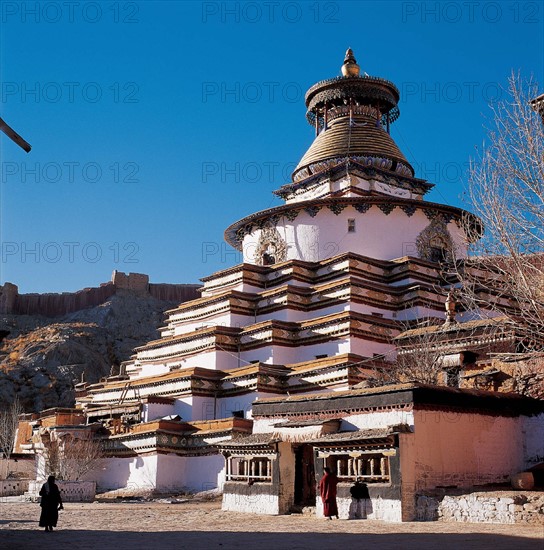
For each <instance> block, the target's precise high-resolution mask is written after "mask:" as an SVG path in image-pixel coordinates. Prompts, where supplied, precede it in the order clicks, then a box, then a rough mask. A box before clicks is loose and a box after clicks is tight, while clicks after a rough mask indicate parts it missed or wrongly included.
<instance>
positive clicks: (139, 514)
mask: <svg viewBox="0 0 544 550" xmlns="http://www.w3.org/2000/svg"><path fill="white" fill-rule="evenodd" d="M220 506H221V504H220V502H218V501H212V502H210V501H207V502H195V501H189V502H183V503H179V504H166V503H157V502H141V503H93V504H70V503H68V504H66V505H65V510H64V511H61V512H60V519H59V526H58V530H57V531H54V532H53V533H46V532H44V531H42V530H41V529H40V528H39V527H38V523H37V519H38V516H39V510H40V508H39V505H38V504H29V503H6V502H1V503H0V548H2V550H7V549H10V550H11V549H17V550H19V549H20V550H23V549H24V550H27V549H34V548H36V549H40V550H48V549H55V550H62V549H64V548H66V549H68V548H70V549H85V550H86V549H89V550H90V549H92V550H109V549H115V550H123V549H130V550H137V549H151V550H160V549H166V548H172V549H174V548H175V549H180V548H190V549H191V550H196V549H199V548H206V549H221V550H227V549H235V548H236V549H243V550H253V549H257V550H268V549H270V550H272V549H274V550H278V549H279V548H288V549H293V550H295V549H296V550H299V549H300V550H303V549H308V550H310V549H311V550H324V549H343V550H351V549H358V548H361V549H363V548H372V549H373V550H378V549H379V550H387V549H394V550H410V549H414V550H435V549H439V550H454V549H455V550H471V549H488V548H489V549H492V550H503V549H504V550H513V549H515V550H525V549H531V550H533V549H535V550H544V526H516V525H496V524H495V525H491V524H476V523H441V522H428V523H384V522H380V521H372V520H359V521H347V520H340V521H336V520H333V521H327V520H322V519H317V518H314V517H309V516H302V515H292V516H257V515H249V514H238V513H233V512H223V511H221V509H220Z"/></svg>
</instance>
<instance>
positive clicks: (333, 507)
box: [319, 468, 338, 520]
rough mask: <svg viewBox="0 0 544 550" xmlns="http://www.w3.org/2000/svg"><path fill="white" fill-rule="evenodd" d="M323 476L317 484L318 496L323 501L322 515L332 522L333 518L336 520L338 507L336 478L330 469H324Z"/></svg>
mask: <svg viewBox="0 0 544 550" xmlns="http://www.w3.org/2000/svg"><path fill="white" fill-rule="evenodd" d="M324 470H325V474H324V475H323V477H322V478H321V481H320V482H319V494H320V495H321V500H322V501H323V515H324V516H325V517H327V518H329V519H331V520H332V517H333V516H336V519H338V505H337V504H336V486H337V485H338V478H337V477H336V475H335V474H333V473H332V472H331V470H330V468H324Z"/></svg>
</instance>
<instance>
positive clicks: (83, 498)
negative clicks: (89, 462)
mask: <svg viewBox="0 0 544 550" xmlns="http://www.w3.org/2000/svg"><path fill="white" fill-rule="evenodd" d="M56 483H57V485H58V487H59V491H60V495H61V497H62V501H63V502H93V501H94V498H95V495H96V483H95V482H94V481H58V480H57V482H56ZM42 485H43V481H30V482H29V485H28V492H27V493H26V496H27V498H28V499H29V500H38V499H39V498H40V489H41V487H42Z"/></svg>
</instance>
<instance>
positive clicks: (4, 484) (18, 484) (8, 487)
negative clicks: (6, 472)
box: [0, 479, 29, 497]
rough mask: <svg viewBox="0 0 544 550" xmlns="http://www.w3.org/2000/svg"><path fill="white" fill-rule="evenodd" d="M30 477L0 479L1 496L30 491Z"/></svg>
mask: <svg viewBox="0 0 544 550" xmlns="http://www.w3.org/2000/svg"><path fill="white" fill-rule="evenodd" d="M28 484H29V480H28V479H5V480H0V497H12V496H16V495H22V494H24V493H25V492H26V491H28Z"/></svg>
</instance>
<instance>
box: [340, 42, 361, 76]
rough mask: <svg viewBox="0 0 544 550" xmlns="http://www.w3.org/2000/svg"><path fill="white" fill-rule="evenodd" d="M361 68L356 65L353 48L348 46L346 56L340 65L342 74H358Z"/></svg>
mask: <svg viewBox="0 0 544 550" xmlns="http://www.w3.org/2000/svg"><path fill="white" fill-rule="evenodd" d="M360 71H361V68H360V67H359V65H357V61H356V59H355V56H354V55H353V50H352V49H351V48H348V50H347V52H346V57H345V58H344V64H343V65H342V75H343V76H359V73H360Z"/></svg>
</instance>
